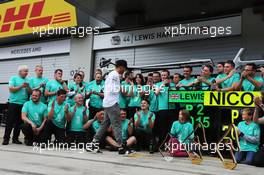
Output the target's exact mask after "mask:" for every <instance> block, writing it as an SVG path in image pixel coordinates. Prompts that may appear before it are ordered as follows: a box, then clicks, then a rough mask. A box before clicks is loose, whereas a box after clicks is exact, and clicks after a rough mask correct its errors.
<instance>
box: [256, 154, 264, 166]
mask: <svg viewBox="0 0 264 175" xmlns="http://www.w3.org/2000/svg"><path fill="white" fill-rule="evenodd" d="M253 165H255V166H257V167H264V150H260V151H258V152H256V154H255V156H254V159H253Z"/></svg>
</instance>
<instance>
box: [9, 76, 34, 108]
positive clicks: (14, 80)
mask: <svg viewBox="0 0 264 175" xmlns="http://www.w3.org/2000/svg"><path fill="white" fill-rule="evenodd" d="M24 83H30V81H29V79H28V78H21V77H20V76H13V77H11V78H10V80H9V87H18V86H21V85H22V84H24ZM28 97H29V93H28V91H27V89H26V88H21V89H20V90H19V91H17V92H10V96H9V103H15V104H20V105H23V104H24V103H25V102H27V101H28Z"/></svg>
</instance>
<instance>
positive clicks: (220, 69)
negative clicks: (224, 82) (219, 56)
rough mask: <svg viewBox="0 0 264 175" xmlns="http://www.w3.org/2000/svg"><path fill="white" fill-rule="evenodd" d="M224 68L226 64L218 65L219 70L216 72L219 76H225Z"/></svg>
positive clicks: (220, 63) (219, 63)
mask: <svg viewBox="0 0 264 175" xmlns="http://www.w3.org/2000/svg"><path fill="white" fill-rule="evenodd" d="M224 67H225V62H218V63H217V69H216V71H217V74H218V75H221V74H222V75H221V76H223V75H224V73H225V72H224Z"/></svg>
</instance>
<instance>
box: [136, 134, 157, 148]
mask: <svg viewBox="0 0 264 175" xmlns="http://www.w3.org/2000/svg"><path fill="white" fill-rule="evenodd" d="M135 137H136V139H137V146H138V147H139V149H144V150H148V149H149V146H150V145H153V144H154V137H153V134H152V132H150V133H148V132H144V131H143V130H139V129H136V130H135Z"/></svg>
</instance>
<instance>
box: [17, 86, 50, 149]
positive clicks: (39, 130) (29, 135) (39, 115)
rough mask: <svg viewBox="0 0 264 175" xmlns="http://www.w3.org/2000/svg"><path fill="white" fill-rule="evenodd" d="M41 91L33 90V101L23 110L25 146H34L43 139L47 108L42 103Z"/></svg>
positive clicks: (25, 105)
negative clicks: (34, 143)
mask: <svg viewBox="0 0 264 175" xmlns="http://www.w3.org/2000/svg"><path fill="white" fill-rule="evenodd" d="M40 96H41V91H40V90H37V89H36V90H33V92H32V97H31V100H30V101H28V102H26V103H25V104H24V105H23V108H22V114H21V118H22V120H23V121H24V123H23V124H22V126H21V128H22V132H23V134H24V135H25V144H26V145H27V146H32V145H33V142H36V143H39V142H40V141H41V139H42V138H43V128H44V125H45V123H46V120H47V106H46V105H45V104H44V103H42V102H40Z"/></svg>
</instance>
